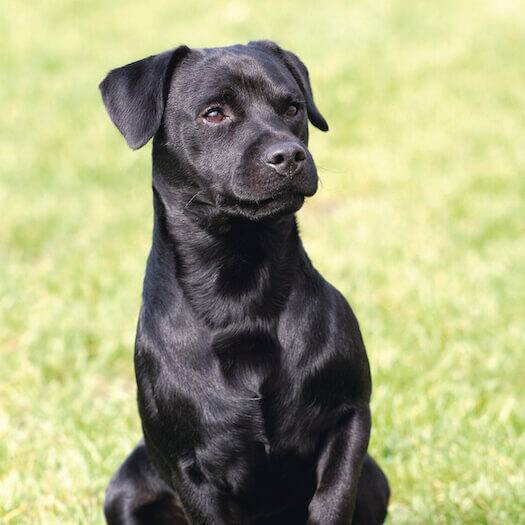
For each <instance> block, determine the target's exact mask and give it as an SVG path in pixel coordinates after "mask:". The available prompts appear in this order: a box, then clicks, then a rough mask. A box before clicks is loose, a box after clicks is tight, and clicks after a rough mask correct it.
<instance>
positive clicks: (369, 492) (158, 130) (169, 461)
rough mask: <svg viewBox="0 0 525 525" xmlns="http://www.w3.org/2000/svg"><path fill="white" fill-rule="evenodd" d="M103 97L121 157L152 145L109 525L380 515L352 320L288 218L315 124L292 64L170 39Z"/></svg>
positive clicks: (365, 388)
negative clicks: (168, 46)
mask: <svg viewBox="0 0 525 525" xmlns="http://www.w3.org/2000/svg"><path fill="white" fill-rule="evenodd" d="M100 88H101V91H102V97H103V100H104V104H105V105H106V108H107V110H108V113H109V114H110V116H111V118H112V120H113V122H114V123H115V124H116V125H117V127H118V129H119V130H120V131H121V133H122V134H123V135H124V137H125V138H126V141H127V142H128V144H129V145H130V147H132V148H138V147H141V146H143V145H144V144H145V143H146V142H147V141H148V140H149V139H150V138H151V137H153V136H154V141H153V204H154V211H155V213H154V229H153V244H152V248H151V252H150V256H149V259H148V265H147V270H146V277H145V280H144V291H143V302H142V308H141V312H140V318H139V323H138V329H137V338H136V345H135V370H136V378H137V385H138V402H139V410H140V415H141V419H142V426H143V431H144V442H141V443H140V444H139V445H138V446H137V448H136V449H135V450H134V451H133V452H132V454H131V455H130V456H129V457H128V459H127V460H126V461H125V462H124V464H123V465H122V466H121V467H120V469H119V470H118V471H117V473H116V474H115V476H114V477H113V479H112V481H111V483H110V485H109V487H108V491H107V497H106V502H105V507H104V508H105V514H106V519H107V521H108V523H110V524H120V523H126V524H132V523H133V524H138V523H143V524H149V523H187V522H188V523H196V524H197V523H198V524H263V523H268V524H270V523H271V524H279V523H282V524H295V523H297V524H299V523H309V524H322V525H326V524H348V523H350V522H351V521H352V516H353V521H354V522H355V523H367V524H374V523H382V521H383V520H384V518H385V516H386V508H387V504H388V498H389V489H388V483H387V480H386V478H385V476H384V474H383V473H382V471H381V470H380V469H379V467H378V466H377V465H376V464H375V462H374V461H373V460H372V459H371V458H370V457H369V456H367V455H366V450H367V446H368V439H369V434H370V410H369V399H370V391H371V382H370V372H369V366H368V360H367V356H366V352H365V348H364V345H363V341H362V338H361V334H360V331H359V327H358V324H357V320H356V318H355V316H354V314H353V312H352V310H351V309H350V307H349V306H348V304H347V302H346V300H345V299H344V297H343V296H342V295H341V294H340V293H339V292H338V291H337V290H336V289H335V288H333V287H332V286H331V285H330V284H328V283H327V282H326V281H325V280H324V279H323V278H322V277H321V276H320V275H319V274H318V273H317V272H316V270H315V269H314V268H313V266H312V264H311V262H310V260H309V259H308V256H307V255H306V253H305V251H304V249H303V246H302V243H301V240H300V237H299V234H298V231H297V226H296V221H295V216H294V212H295V211H297V210H298V209H299V208H300V207H301V206H302V204H303V202H304V199H305V197H307V196H311V195H313V194H314V193H315V191H316V189H317V172H316V168H315V164H314V162H313V159H312V157H311V155H310V153H309V152H308V149H307V144H308V121H307V120H308V119H309V120H310V121H311V123H312V124H314V125H315V126H317V127H318V128H320V129H322V130H327V129H328V126H327V124H326V121H325V120H324V118H323V117H322V115H321V114H320V112H319V110H318V109H317V107H316V106H315V104H314V101H313V97H312V91H311V87H310V82H309V79H308V72H307V70H306V67H305V66H304V64H303V63H302V62H301V61H300V60H299V59H298V58H297V57H296V56H295V55H294V54H292V53H290V52H288V51H284V50H282V49H281V48H279V47H278V46H277V45H276V44H274V43H272V42H267V41H261V42H250V43H249V44H248V45H247V46H240V45H239V46H232V47H228V48H214V49H192V50H190V49H188V48H187V47H184V46H182V47H179V48H177V49H175V50H173V51H168V52H165V53H162V54H160V55H156V56H153V57H149V58H146V59H144V60H141V61H138V62H135V63H133V64H130V65H128V66H124V67H122V68H119V69H116V70H113V71H112V72H110V73H109V74H108V76H107V77H106V79H105V80H104V81H103V82H102V84H101V85H100ZM210 111H211V112H210ZM217 115H219V117H217ZM216 117H217V118H216ZM221 119H222V120H221ZM356 501H357V503H356ZM355 506H356V509H355V513H354V507H355Z"/></svg>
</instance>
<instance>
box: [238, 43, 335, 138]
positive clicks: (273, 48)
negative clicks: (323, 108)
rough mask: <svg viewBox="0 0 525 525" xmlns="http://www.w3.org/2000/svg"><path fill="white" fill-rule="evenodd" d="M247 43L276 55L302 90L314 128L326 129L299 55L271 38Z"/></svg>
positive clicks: (326, 125)
mask: <svg viewBox="0 0 525 525" xmlns="http://www.w3.org/2000/svg"><path fill="white" fill-rule="evenodd" d="M248 45H249V46H255V47H260V48H263V49H266V50H267V51H270V52H272V53H273V54H275V55H277V56H278V57H279V58H280V59H281V60H282V61H283V62H284V64H285V65H286V67H287V68H288V69H289V71H290V73H291V74H292V76H293V77H294V79H295V81H296V82H297V83H298V84H299V87H300V88H301V91H302V92H303V95H304V98H305V100H306V111H307V113H308V119H309V120H310V122H311V123H312V124H313V125H314V126H315V127H316V128H319V129H320V130H322V131H328V124H327V123H326V120H325V119H324V117H323V115H321V113H320V111H319V110H318V109H317V107H316V105H315V103H314V97H313V95H312V86H311V85H310V77H309V76H308V69H306V66H305V65H304V64H303V63H302V61H301V60H300V59H299V57H298V56H297V55H294V54H293V53H292V52H291V51H286V50H284V49H282V48H281V47H279V46H278V45H277V44H276V43H275V42H272V41H271V40H255V41H252V42H248Z"/></svg>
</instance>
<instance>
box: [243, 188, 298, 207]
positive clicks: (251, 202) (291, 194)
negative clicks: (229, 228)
mask: <svg viewBox="0 0 525 525" xmlns="http://www.w3.org/2000/svg"><path fill="white" fill-rule="evenodd" d="M304 197H305V195H304V194H302V193H300V192H298V191H293V190H290V189H288V190H283V191H279V192H277V193H274V194H273V195H270V196H269V197H264V198H261V199H254V198H250V199H245V198H239V197H236V198H235V199H234V203H235V204H237V205H240V206H243V207H247V208H254V209H257V208H262V207H264V206H267V205H270V204H272V203H274V202H277V201H281V200H285V199H288V198H294V199H298V198H301V199H304Z"/></svg>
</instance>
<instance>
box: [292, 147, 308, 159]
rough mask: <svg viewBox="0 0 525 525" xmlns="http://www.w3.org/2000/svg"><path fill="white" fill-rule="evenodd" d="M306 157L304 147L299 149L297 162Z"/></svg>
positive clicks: (295, 157)
mask: <svg viewBox="0 0 525 525" xmlns="http://www.w3.org/2000/svg"><path fill="white" fill-rule="evenodd" d="M305 158H306V155H305V154H304V151H303V150H302V149H300V150H297V152H296V154H295V156H294V160H295V162H301V161H302V160H304V159H305Z"/></svg>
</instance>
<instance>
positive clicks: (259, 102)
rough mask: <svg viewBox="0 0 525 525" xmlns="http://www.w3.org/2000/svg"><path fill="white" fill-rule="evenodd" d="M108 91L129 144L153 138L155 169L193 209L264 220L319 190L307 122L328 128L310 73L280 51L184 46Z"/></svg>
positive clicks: (144, 64) (119, 73) (112, 76)
mask: <svg viewBox="0 0 525 525" xmlns="http://www.w3.org/2000/svg"><path fill="white" fill-rule="evenodd" d="M100 90H101V92H102V98H103V100H104V104H105V106H106V109H107V111H108V113H109V115H110V117H111V119H112V120H113V122H114V123H115V125H116V126H117V128H118V129H119V130H120V132H121V133H122V135H123V136H124V138H125V139H126V141H127V143H128V145H129V146H130V147H131V148H133V149H138V148H140V147H142V146H144V144H146V142H148V141H149V140H150V139H151V137H153V136H155V140H154V163H155V162H156V154H158V161H159V163H162V165H163V166H166V165H168V166H169V169H171V170H173V171H174V173H173V177H171V180H172V181H177V182H176V184H177V185H178V186H182V187H181V188H179V189H181V190H182V191H185V192H186V194H192V195H193V198H194V201H195V203H198V202H207V203H209V204H213V206H214V208H215V209H219V210H220V212H221V213H226V214H228V215H235V216H243V217H247V218H250V219H259V218H263V217H268V216H273V215H277V214H282V213H291V212H294V211H296V210H298V209H299V208H300V207H301V206H302V204H303V202H304V198H305V197H307V196H311V195H313V194H314V193H315V191H316V189H317V170H316V167H315V164H314V161H313V159H312V156H311V155H310V152H309V151H308V148H307V144H308V120H310V122H311V123H312V124H313V125H314V126H316V127H317V128H319V129H321V130H323V131H326V130H327V129H328V125H327V123H326V121H325V120H324V118H323V116H322V115H321V114H320V113H319V110H318V109H317V108H316V106H315V104H314V100H313V97H312V90H311V87H310V81H309V78H308V71H307V69H306V67H305V66H304V64H303V63H302V62H301V61H300V60H299V58H297V57H296V56H295V55H294V54H293V53H290V52H289V51H285V50H283V49H281V48H280V47H279V46H278V45H277V44H275V43H273V42H269V41H258V42H250V43H249V44H248V45H246V46H244V45H236V46H231V47H225V48H211V49H189V48H188V47H186V46H181V47H178V48H176V49H173V50H171V51H166V52H164V53H161V54H159V55H154V56H151V57H148V58H145V59H143V60H139V61H138V62H134V63H132V64H129V65H127V66H124V67H121V68H118V69H115V70H113V71H111V72H110V73H109V74H108V75H107V77H106V78H105V79H104V81H103V82H102V83H101V84H100ZM161 159H162V160H161ZM166 159H167V162H166ZM154 173H155V170H154Z"/></svg>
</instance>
